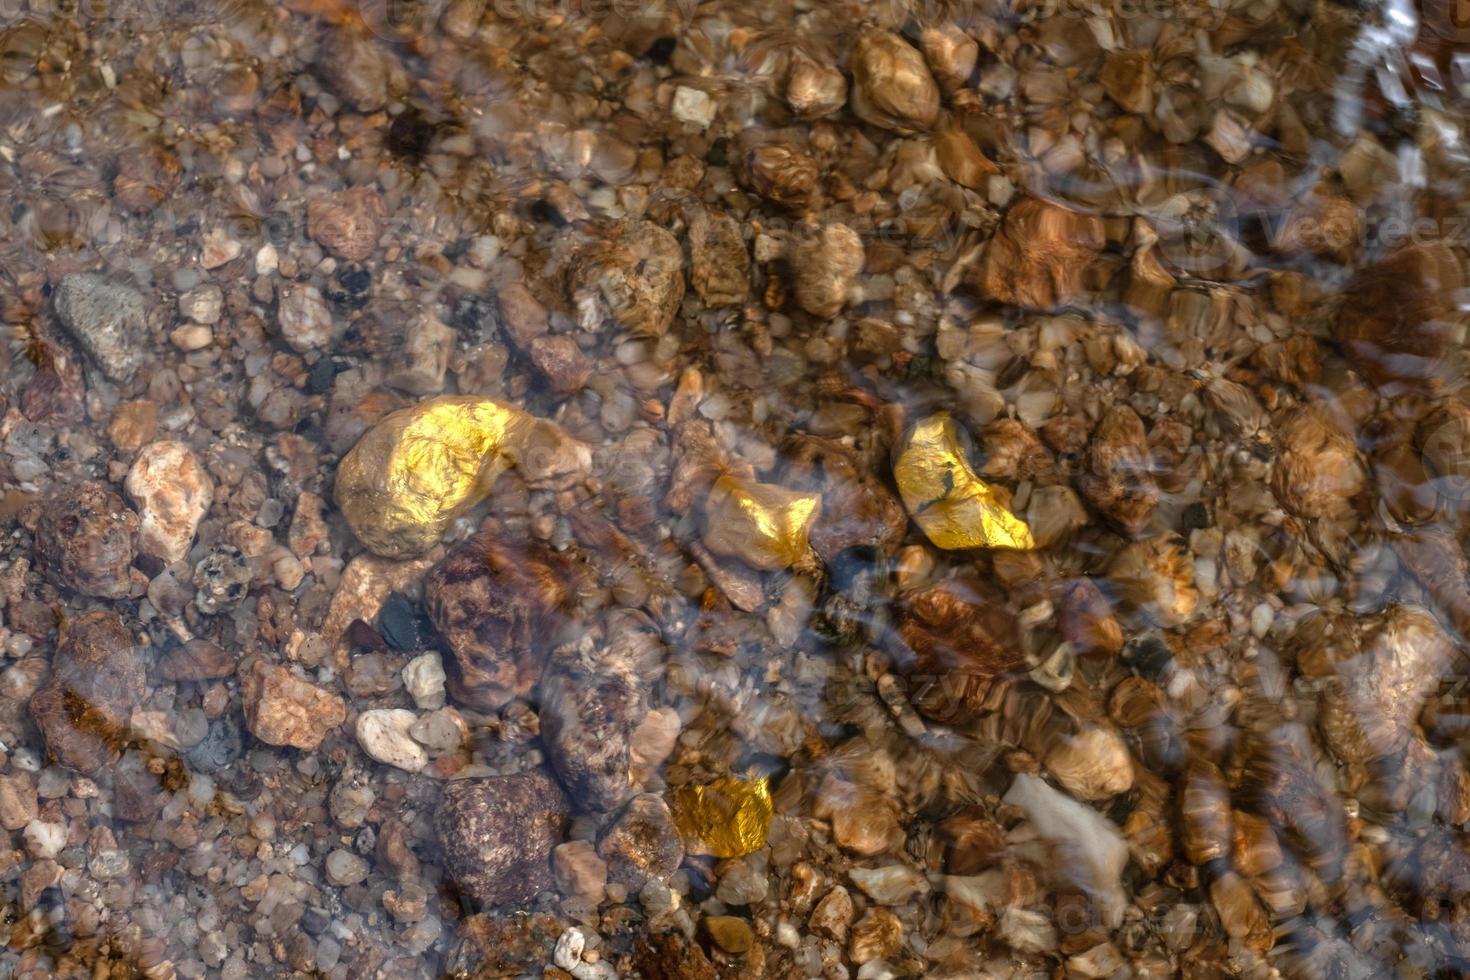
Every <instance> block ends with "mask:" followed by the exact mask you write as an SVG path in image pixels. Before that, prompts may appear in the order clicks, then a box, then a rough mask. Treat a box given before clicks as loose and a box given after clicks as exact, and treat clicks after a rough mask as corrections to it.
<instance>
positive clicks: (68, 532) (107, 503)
mask: <svg viewBox="0 0 1470 980" xmlns="http://www.w3.org/2000/svg"><path fill="white" fill-rule="evenodd" d="M139 527H140V522H139V520H138V515H137V514H135V513H134V512H133V511H132V510H131V509H130V508H129V507H128V506H127V505H126V504H125V503H123V500H122V498H121V497H119V496H118V495H117V494H115V493H113V492H112V491H111V490H110V489H108V487H107V486H106V485H105V484H103V483H99V482H97V481H92V480H89V481H86V482H83V483H78V484H74V485H73V486H70V487H68V488H66V489H65V490H63V491H62V492H60V493H59V494H57V495H56V496H54V497H52V498H51V499H50V500H48V501H47V502H46V504H45V506H44V508H43V509H42V511H41V519H40V523H39V524H38V525H37V528H36V552H37V556H38V557H39V559H40V565H41V567H42V568H43V569H44V570H45V571H46V573H47V574H48V575H49V576H50V577H51V578H52V579H53V580H54V581H56V583H57V584H59V585H63V586H66V587H67V588H72V589H76V590H77V591H78V592H82V593H85V594H87V595H92V596H97V597H98V598H104V599H117V598H121V597H123V596H126V595H128V594H130V592H131V591H132V589H133V586H134V583H135V581H136V579H137V578H139V577H140V576H138V575H137V573H134V572H133V571H132V569H131V568H130V566H131V565H132V563H133V559H134V558H135V557H136V555H137V550H138V533H139Z"/></svg>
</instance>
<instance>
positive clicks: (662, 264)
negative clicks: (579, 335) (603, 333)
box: [568, 221, 684, 337]
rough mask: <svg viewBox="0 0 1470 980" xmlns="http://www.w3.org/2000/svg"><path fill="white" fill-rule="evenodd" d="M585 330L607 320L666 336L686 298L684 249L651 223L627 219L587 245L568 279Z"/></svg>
mask: <svg viewBox="0 0 1470 980" xmlns="http://www.w3.org/2000/svg"><path fill="white" fill-rule="evenodd" d="M568 285H569V287H570V294H571V295H570V299H571V301H572V304H573V305H574V306H575V307H576V310H577V318H578V320H579V321H580V323H581V325H582V327H583V329H585V330H600V329H602V327H603V324H604V323H605V322H606V321H609V320H610V321H613V322H614V323H615V324H616V325H617V326H618V327H619V328H621V329H624V330H628V331H630V332H632V333H635V334H640V335H642V336H646V337H662V336H663V335H664V334H665V333H667V332H668V329H669V325H670V324H672V323H673V322H674V315H675V314H676V313H677V312H678V310H679V302H680V300H682V299H683V298H684V249H683V248H681V247H680V245H679V240H678V239H676V238H675V237H674V236H673V235H671V234H670V233H669V232H668V231H666V230H665V229H663V228H660V227H659V226H658V225H656V224H654V223H653V222H651V221H628V222H624V223H622V224H619V225H616V226H614V227H613V228H611V229H610V230H609V232H608V234H607V236H606V237H605V238H603V239H602V240H600V241H597V242H595V243H593V244H592V245H590V246H588V247H587V248H584V249H583V250H582V251H581V253H580V254H579V255H578V256H577V258H576V259H575V261H574V262H573V266H572V271H571V274H570V276H569V279H568Z"/></svg>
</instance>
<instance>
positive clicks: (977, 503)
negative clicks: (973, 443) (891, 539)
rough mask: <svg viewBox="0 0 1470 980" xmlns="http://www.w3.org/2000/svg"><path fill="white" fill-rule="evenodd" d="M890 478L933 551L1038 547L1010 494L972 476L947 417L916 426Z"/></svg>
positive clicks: (957, 430)
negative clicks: (935, 548)
mask: <svg viewBox="0 0 1470 980" xmlns="http://www.w3.org/2000/svg"><path fill="white" fill-rule="evenodd" d="M893 479H894V482H895V483H897V484H898V492H899V495H900V496H901V497H903V503H904V506H905V507H907V508H908V511H909V513H910V514H911V515H912V516H913V518H914V523H915V524H918V525H919V528H920V529H921V530H922V531H923V532H924V533H925V534H926V535H928V537H929V540H930V541H932V542H934V543H935V544H936V545H937V546H939V547H941V548H944V549H946V550H948V551H957V550H961V549H965V548H1014V549H1018V550H1029V549H1031V548H1035V547H1036V542H1035V541H1033V540H1032V538H1031V529H1030V528H1029V527H1027V526H1026V522H1025V521H1023V520H1021V519H1020V518H1019V517H1017V516H1016V515H1015V514H1012V513H1011V511H1010V495H1009V494H1007V493H1006V492H1005V490H1004V489H1002V488H1000V487H992V486H991V485H990V484H988V483H986V482H985V481H984V480H982V479H980V477H979V476H977V475H976V474H975V471H974V470H973V469H971V468H970V463H969V460H968V459H966V457H965V447H964V443H963V442H962V439H961V435H960V428H959V426H958V425H957V424H956V423H955V420H954V419H953V418H951V417H950V415H949V413H948V412H937V413H935V414H934V415H931V416H929V417H928V418H926V419H923V420H922V421H920V422H918V423H917V424H916V425H915V426H914V427H913V429H912V430H910V432H909V434H908V436H907V438H906V439H904V441H903V442H902V443H901V444H900V446H899V449H898V456H897V462H896V463H895V464H894V467H893Z"/></svg>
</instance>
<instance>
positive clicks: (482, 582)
mask: <svg viewBox="0 0 1470 980" xmlns="http://www.w3.org/2000/svg"><path fill="white" fill-rule="evenodd" d="M572 571H573V569H572V566H571V564H570V562H569V560H568V559H567V558H566V557H564V556H563V555H560V554H557V553H555V552H552V551H549V550H547V549H545V548H544V547H542V546H540V545H534V544H525V545H521V546H516V545H514V544H511V543H509V542H504V541H501V540H498V539H497V538H495V537H493V536H488V535H481V536H477V537H475V538H472V539H471V540H470V541H468V542H466V543H465V544H464V545H461V546H460V547H458V548H456V549H455V550H454V551H452V552H450V553H449V554H448V555H447V556H446V557H445V559H444V560H443V561H442V562H440V563H439V564H438V565H436V566H435V567H434V568H433V569H432V570H431V571H430V572H429V574H428V576H427V577H426V578H425V580H424V607H425V609H426V610H427V611H428V614H429V618H430V619H431V620H432V621H433V623H434V627H435V628H436V629H437V630H438V631H439V635H440V636H442V637H443V638H444V642H445V643H446V644H448V646H449V649H450V651H451V652H452V653H453V655H454V657H453V661H452V666H453V668H454V669H453V670H452V672H451V674H450V692H451V694H452V696H453V697H454V698H455V699H456V700H458V701H460V702H461V703H464V704H466V705H468V706H470V707H473V708H478V709H480V710H486V711H492V710H495V709H498V708H500V707H502V706H503V705H505V704H506V703H507V702H509V701H510V700H511V699H512V698H517V697H524V696H525V695H527V694H529V693H530V691H531V690H532V688H533V687H534V686H535V684H536V682H537V680H539V678H540V675H541V668H542V665H543V663H544V662H545V659H546V655H547V654H548V653H549V652H550V650H551V648H552V646H554V645H555V643H556V637H557V635H558V633H559V632H560V631H561V630H562V629H563V628H564V627H566V626H567V625H568V624H569V622H570V621H569V620H568V619H567V618H566V612H567V611H568V610H569V608H570V603H571V600H572V594H571V592H570V584H571V581H572ZM449 666H451V665H450V664H446V667H449Z"/></svg>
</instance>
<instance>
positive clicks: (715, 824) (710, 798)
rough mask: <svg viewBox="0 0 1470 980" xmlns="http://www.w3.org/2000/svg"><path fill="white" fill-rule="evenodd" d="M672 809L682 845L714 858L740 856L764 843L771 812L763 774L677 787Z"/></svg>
mask: <svg viewBox="0 0 1470 980" xmlns="http://www.w3.org/2000/svg"><path fill="white" fill-rule="evenodd" d="M673 810H674V823H675V824H676V825H677V826H678V828H679V833H680V834H681V835H682V836H683V838H684V849H685V850H686V851H687V852H688V853H690V854H707V855H710V856H711V857H717V858H736V857H743V856H745V855H746V854H753V853H755V852H756V851H758V850H760V849H761V848H763V847H765V846H766V834H767V833H768V832H769V830H770V827H771V815H772V813H773V812H774V811H773V808H772V804H771V787H770V783H769V781H768V780H767V779H766V778H765V777H761V778H759V779H741V778H738V777H736V776H723V777H721V778H719V779H716V780H714V781H713V782H710V783H706V784H704V785H703V786H695V785H692V784H691V785H687V786H681V787H679V788H678V789H677V790H675V791H674V805H673Z"/></svg>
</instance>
